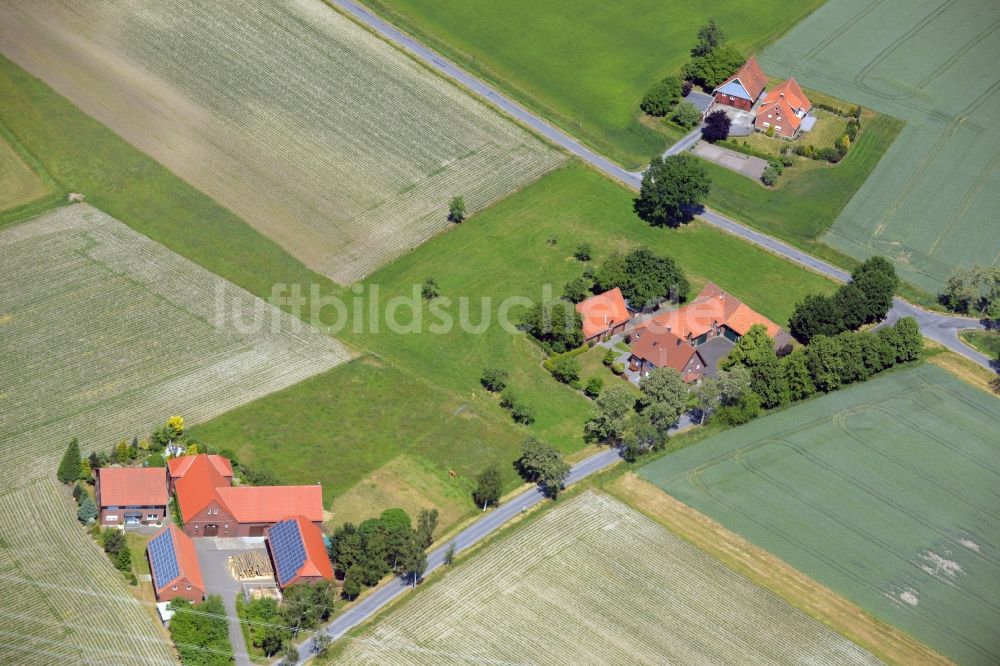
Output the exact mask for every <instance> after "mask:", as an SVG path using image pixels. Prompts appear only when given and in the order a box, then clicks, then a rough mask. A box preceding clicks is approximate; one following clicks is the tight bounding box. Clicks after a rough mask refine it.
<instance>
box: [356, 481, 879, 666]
mask: <svg viewBox="0 0 1000 666" xmlns="http://www.w3.org/2000/svg"><path fill="white" fill-rule="evenodd" d="M337 663H338V664H387V663H391V664H435V665H438V664H472V663H477V664H528V663H530V664H560V663H562V664H601V665H604V664H750V663H767V664H844V665H846V664H877V663H879V662H878V661H877V660H876V659H875V658H874V657H872V656H871V655H870V654H868V653H867V652H865V651H863V650H862V649H861V648H859V647H857V646H855V645H854V644H853V643H851V642H849V641H848V640H847V639H845V638H843V637H841V636H839V635H838V634H836V633H834V632H832V631H830V630H829V629H827V628H826V627H824V626H823V625H822V624H820V623H819V622H817V621H815V620H813V619H811V618H809V617H808V616H806V615H805V614H803V613H801V612H800V611H798V610H795V609H794V608H792V607H791V606H789V605H788V604H787V603H785V602H784V601H783V600H781V599H780V598H778V597H776V596H774V595H773V594H771V593H770V592H768V591H766V590H764V589H762V588H759V587H756V586H754V585H753V584H751V583H750V582H749V581H747V580H746V579H745V578H742V577H741V576H738V575H737V574H735V573H733V572H732V571H730V570H729V569H727V568H725V567H724V566H722V565H721V564H719V563H718V562H717V561H715V560H714V559H712V558H711V557H709V556H708V555H705V554H704V553H702V552H701V551H699V550H697V549H696V548H694V547H693V546H691V545H689V544H688V543H687V542H685V541H682V540H681V539H679V538H677V537H675V536H674V535H673V534H671V533H670V532H668V531H666V530H665V529H663V528H662V527H660V526H659V525H658V524H656V523H655V522H653V521H652V520H650V519H648V518H646V517H645V516H643V515H642V514H640V513H638V512H637V511H634V510H632V509H630V508H629V507H628V506H626V505H624V504H622V503H620V502H618V501H617V500H614V499H611V498H609V497H607V496H604V495H597V494H595V493H592V492H588V493H585V494H583V495H581V496H579V497H576V498H574V499H572V500H569V501H567V502H565V503H564V504H563V505H562V506H559V507H558V508H555V509H553V510H551V511H550V512H549V513H547V514H546V515H544V516H542V517H540V518H539V519H538V520H536V521H535V522H533V523H532V524H530V525H527V526H524V527H522V528H521V529H519V530H517V531H516V532H515V533H513V534H512V535H510V536H509V537H507V538H505V539H504V540H502V541H501V542H499V543H497V544H494V545H492V546H490V548H489V549H488V550H486V551H484V552H483V553H482V554H481V555H478V556H476V557H474V558H472V559H471V560H469V561H468V562H466V563H463V564H460V565H459V566H458V567H457V568H456V569H455V570H453V571H449V572H448V573H447V574H446V575H445V578H444V579H443V580H441V581H438V582H436V583H435V584H434V585H432V586H431V587H430V588H429V589H428V590H427V591H425V592H418V594H417V595H416V596H414V597H413V598H412V599H411V600H409V601H408V602H407V603H405V604H404V605H403V606H402V607H400V608H399V609H398V610H396V611H395V612H390V613H389V614H388V615H387V616H386V617H384V618H383V619H382V620H381V621H380V622H378V623H377V624H376V625H375V626H373V627H372V628H371V629H369V630H368V631H367V632H365V633H364V634H362V635H361V636H359V637H357V638H354V639H353V640H352V641H351V643H350V644H349V645H347V647H346V649H345V651H344V653H343V654H342V655H340V656H339V657H338V659H337Z"/></svg>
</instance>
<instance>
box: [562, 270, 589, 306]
mask: <svg viewBox="0 0 1000 666" xmlns="http://www.w3.org/2000/svg"><path fill="white" fill-rule="evenodd" d="M593 285H594V283H593V281H592V280H588V279H587V278H585V277H584V276H582V275H580V276H578V277H575V278H573V279H572V280H570V281H569V282H567V283H566V286H565V287H563V296H565V297H566V300H568V301H569V302H570V303H579V302H580V301H582V300H585V299H586V298H587V297H589V296H590V289H591V287H593Z"/></svg>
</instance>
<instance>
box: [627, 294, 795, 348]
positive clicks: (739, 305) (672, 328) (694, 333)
mask: <svg viewBox="0 0 1000 666" xmlns="http://www.w3.org/2000/svg"><path fill="white" fill-rule="evenodd" d="M713 324H715V325H718V326H723V325H725V326H728V327H729V328H731V329H733V330H734V331H736V332H737V333H739V334H740V335H746V333H747V331H749V330H750V327H751V326H753V325H754V324H763V325H764V327H765V328H766V329H767V334H768V335H769V336H770V337H772V338H773V337H775V336H776V335H778V333H779V332H780V331H781V327H780V326H778V325H777V324H775V323H774V322H773V321H771V320H770V319H768V318H767V317H765V316H763V315H761V314H758V313H756V312H754V311H753V310H752V309H750V308H749V307H748V306H747V305H746V304H744V303H743V302H742V301H741V300H739V299H738V298H736V297H735V296H733V295H732V294H728V293H726V292H724V291H722V289H720V288H719V287H717V286H716V285H714V284H712V283H711V282H709V283H708V284H706V285H705V288H704V289H702V290H701V292H700V293H699V294H698V296H697V297H696V298H695V299H694V300H693V301H691V302H690V303H688V304H687V305H685V306H684V307H681V308H678V309H676V310H673V311H671V312H667V313H665V314H662V315H660V316H658V317H654V318H653V319H651V320H650V321H649V322H647V323H646V324H645V326H644V327H643V328H645V329H647V330H649V331H652V332H658V331H669V332H671V333H673V334H674V335H676V336H678V337H680V338H683V339H691V338H697V337H698V336H700V335H703V334H704V333H707V332H708V331H711V330H712V326H713ZM642 337H643V336H640V339H641V338H642Z"/></svg>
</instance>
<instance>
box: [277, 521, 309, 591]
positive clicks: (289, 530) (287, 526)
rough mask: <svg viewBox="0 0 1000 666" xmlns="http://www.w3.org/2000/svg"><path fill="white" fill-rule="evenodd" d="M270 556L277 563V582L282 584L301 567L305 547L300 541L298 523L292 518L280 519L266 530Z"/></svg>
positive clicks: (292, 576) (304, 557)
mask: <svg viewBox="0 0 1000 666" xmlns="http://www.w3.org/2000/svg"><path fill="white" fill-rule="evenodd" d="M267 535H268V541H269V542H270V545H271V556H272V557H273V558H274V561H275V564H277V565H278V583H279V584H280V585H282V586H284V585H285V584H286V583H287V582H288V581H290V580H292V579H293V578H295V575H296V574H297V573H298V572H299V569H301V568H302V565H303V564H305V561H306V548H305V545H304V544H303V543H302V533H301V532H300V531H299V524H298V522H296V521H294V520H282V521H281V522H278V523H275V524H274V526H273V527H271V529H270V530H268V533H267Z"/></svg>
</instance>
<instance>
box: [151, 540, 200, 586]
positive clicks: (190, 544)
mask: <svg viewBox="0 0 1000 666" xmlns="http://www.w3.org/2000/svg"><path fill="white" fill-rule="evenodd" d="M168 530H169V531H170V532H171V536H172V537H173V543H174V555H175V556H176V558H177V568H178V570H179V573H178V575H177V577H176V578H174V579H172V580H169V581H166V582H164V584H163V585H161V586H160V587H158V588H156V592H157V594H159V593H160V592H162V591H163V590H164V589H166V588H167V587H168V586H170V585H172V584H173V583H174V582H176V581H177V580H178V579H179V578H181V577H184V578H187V579H188V581H189V582H190V583H191V585H193V586H194V587H197V588H198V589H199V590H201V591H202V592H204V591H205V582H204V581H203V580H202V577H201V566H200V565H199V564H198V554H197V552H195V548H194V541H192V540H191V537H189V536H188V535H187V534H184V532H183V531H181V530H179V529H178V528H177V526H176V525H167V526H166V527H164V528H163V529H162V530H160V531H159V532H157V533H156V534H154V535H153V537H152V538H151V539H150V540H149V541H152V540H153V539H155V538H156V537H158V536H160V535H161V534H163V533H164V532H166V531H168ZM147 543H148V542H147ZM147 548H148V546H147ZM149 562H150V566H155V565H154V564H153V558H152V557H150V558H149ZM153 580H154V581H155V580H156V577H155V576H154V577H153ZM154 585H155V582H154Z"/></svg>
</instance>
